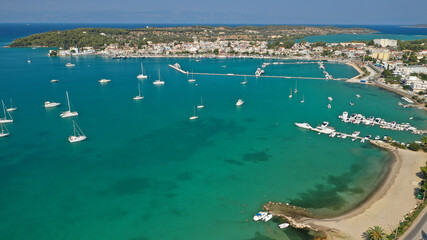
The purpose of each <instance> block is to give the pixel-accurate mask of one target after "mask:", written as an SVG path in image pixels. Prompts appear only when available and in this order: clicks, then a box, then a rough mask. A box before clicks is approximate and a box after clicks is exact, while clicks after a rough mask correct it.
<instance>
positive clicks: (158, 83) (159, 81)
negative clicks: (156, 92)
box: [153, 69, 165, 85]
mask: <svg viewBox="0 0 427 240" xmlns="http://www.w3.org/2000/svg"><path fill="white" fill-rule="evenodd" d="M153 84H154V85H164V84H165V82H164V81H163V80H162V78H161V76H160V69H159V79H157V80H156V81H154V82H153Z"/></svg>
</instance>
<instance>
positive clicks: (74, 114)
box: [60, 91, 79, 118]
mask: <svg viewBox="0 0 427 240" xmlns="http://www.w3.org/2000/svg"><path fill="white" fill-rule="evenodd" d="M65 94H66V95H67V103H68V111H65V112H63V113H61V115H60V116H61V117H62V118H69V117H75V116H77V115H79V113H78V112H71V107H70V98H69V97H68V91H66V92H65Z"/></svg>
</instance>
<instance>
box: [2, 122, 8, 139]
mask: <svg viewBox="0 0 427 240" xmlns="http://www.w3.org/2000/svg"><path fill="white" fill-rule="evenodd" d="M0 128H1V132H0V137H7V136H9V134H10V133H9V130H7V128H6V126H5V125H4V124H3V123H0Z"/></svg>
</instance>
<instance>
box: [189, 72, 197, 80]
mask: <svg viewBox="0 0 427 240" xmlns="http://www.w3.org/2000/svg"><path fill="white" fill-rule="evenodd" d="M195 81H196V79H194V73H193V72H191V78H190V79H188V82H195Z"/></svg>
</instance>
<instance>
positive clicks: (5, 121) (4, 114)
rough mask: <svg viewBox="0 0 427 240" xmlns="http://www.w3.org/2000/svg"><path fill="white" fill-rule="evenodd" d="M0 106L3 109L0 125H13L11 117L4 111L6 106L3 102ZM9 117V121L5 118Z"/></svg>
mask: <svg viewBox="0 0 427 240" xmlns="http://www.w3.org/2000/svg"><path fill="white" fill-rule="evenodd" d="M1 104H2V107H3V118H0V123H13V118H12V115H10V113H9V112H8V111H6V105H5V104H4V102H3V100H1ZM7 116H9V119H8V118H7Z"/></svg>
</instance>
